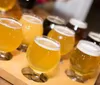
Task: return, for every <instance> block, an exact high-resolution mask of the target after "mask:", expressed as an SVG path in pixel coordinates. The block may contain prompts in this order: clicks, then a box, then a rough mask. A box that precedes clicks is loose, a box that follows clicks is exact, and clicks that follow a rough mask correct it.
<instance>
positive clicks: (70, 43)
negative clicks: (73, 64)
mask: <svg viewBox="0 0 100 85" xmlns="http://www.w3.org/2000/svg"><path fill="white" fill-rule="evenodd" d="M74 34H75V33H74V31H73V30H71V29H69V28H68V27H65V26H58V25H55V27H54V29H52V30H51V31H50V32H49V34H48V36H49V37H51V38H53V39H55V40H57V41H59V42H60V44H61V55H66V54H68V53H69V52H70V51H71V50H72V49H73V47H74V43H75V38H74Z"/></svg>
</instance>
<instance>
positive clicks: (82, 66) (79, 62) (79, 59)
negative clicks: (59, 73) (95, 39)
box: [67, 40, 100, 82]
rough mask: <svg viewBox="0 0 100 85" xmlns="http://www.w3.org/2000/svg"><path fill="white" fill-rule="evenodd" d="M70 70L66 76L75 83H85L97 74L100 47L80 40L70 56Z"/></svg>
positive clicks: (99, 61)
mask: <svg viewBox="0 0 100 85" xmlns="http://www.w3.org/2000/svg"><path fill="white" fill-rule="evenodd" d="M70 63H71V65H70V70H68V71H67V75H68V76H69V77H70V78H71V79H73V80H76V81H79V82H85V81H86V80H88V79H90V78H93V77H95V76H96V75H97V74H98V70H99V65H100V64H99V63H100V47H99V46H98V45H96V44H94V43H92V42H90V41H86V40H80V41H79V43H78V44H77V46H76V48H75V49H74V50H73V52H72V53H71V55H70Z"/></svg>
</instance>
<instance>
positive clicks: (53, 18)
mask: <svg viewBox="0 0 100 85" xmlns="http://www.w3.org/2000/svg"><path fill="white" fill-rule="evenodd" d="M47 19H48V20H49V21H51V22H54V23H56V24H65V20H64V19H62V18H60V17H58V16H48V17H47Z"/></svg>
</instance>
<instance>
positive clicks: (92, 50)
mask: <svg viewBox="0 0 100 85" xmlns="http://www.w3.org/2000/svg"><path fill="white" fill-rule="evenodd" d="M76 48H77V49H79V50H80V51H81V52H83V53H85V54H87V55H90V56H95V57H96V56H100V46H98V45H96V44H95V43H93V42H91V41H87V40H80V41H79V43H78V44H77V46H76Z"/></svg>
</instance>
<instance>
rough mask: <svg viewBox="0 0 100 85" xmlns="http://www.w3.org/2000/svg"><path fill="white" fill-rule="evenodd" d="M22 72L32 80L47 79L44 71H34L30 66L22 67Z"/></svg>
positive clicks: (40, 80)
mask: <svg viewBox="0 0 100 85" xmlns="http://www.w3.org/2000/svg"><path fill="white" fill-rule="evenodd" d="M22 74H23V75H24V76H25V77H26V78H28V79H29V80H33V81H35V82H42V83H44V82H46V81H47V80H48V77H47V76H46V75H45V74H44V73H41V74H39V73H35V72H34V71H33V70H32V69H31V68H30V67H25V68H23V69H22Z"/></svg>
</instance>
